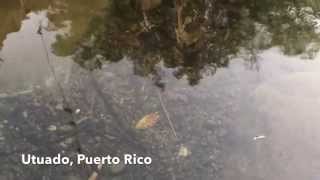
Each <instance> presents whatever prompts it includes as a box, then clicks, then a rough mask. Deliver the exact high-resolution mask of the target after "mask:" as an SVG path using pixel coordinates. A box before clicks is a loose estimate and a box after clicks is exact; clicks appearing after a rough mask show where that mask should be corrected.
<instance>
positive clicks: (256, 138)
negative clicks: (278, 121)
mask: <svg viewBox="0 0 320 180" xmlns="http://www.w3.org/2000/svg"><path fill="white" fill-rule="evenodd" d="M264 138H266V136H265V135H260V136H255V137H254V138H253V140H255V141H256V140H260V139H264Z"/></svg>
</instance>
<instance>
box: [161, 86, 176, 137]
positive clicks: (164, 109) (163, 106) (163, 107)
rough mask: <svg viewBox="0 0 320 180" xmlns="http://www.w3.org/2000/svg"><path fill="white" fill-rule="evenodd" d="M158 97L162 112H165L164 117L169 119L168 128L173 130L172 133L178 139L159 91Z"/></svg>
mask: <svg viewBox="0 0 320 180" xmlns="http://www.w3.org/2000/svg"><path fill="white" fill-rule="evenodd" d="M158 97H159V100H160V104H161V107H162V109H163V111H164V113H165V114H166V117H167V119H168V121H169V125H170V128H171V130H172V132H173V135H174V136H175V137H176V138H177V139H178V136H177V133H176V130H175V129H174V126H173V123H172V121H171V119H170V115H169V112H168V111H167V108H166V107H165V105H164V103H163V100H162V96H161V93H160V91H158Z"/></svg>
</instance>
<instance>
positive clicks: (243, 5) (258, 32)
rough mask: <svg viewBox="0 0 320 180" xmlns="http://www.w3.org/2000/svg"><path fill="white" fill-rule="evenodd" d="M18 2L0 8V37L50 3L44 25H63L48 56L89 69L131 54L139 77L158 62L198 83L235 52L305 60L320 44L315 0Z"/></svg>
mask: <svg viewBox="0 0 320 180" xmlns="http://www.w3.org/2000/svg"><path fill="white" fill-rule="evenodd" d="M153 1H154V0H151V1H150V2H153ZM19 2H20V1H18V0H16V1H5V2H4V4H3V6H1V7H0V15H2V16H1V17H2V24H4V26H2V27H1V28H0V42H2V41H3V39H4V38H5V36H6V34H8V33H9V32H14V31H17V30H19V28H20V22H21V20H22V19H23V18H24V17H25V14H26V13H27V12H29V11H37V10H41V9H45V8H48V10H47V12H48V18H49V20H50V23H49V25H50V24H51V25H53V27H56V28H62V27H67V28H68V32H67V33H65V34H60V35H58V36H57V40H56V42H55V43H54V44H53V45H52V48H53V50H54V53H55V54H57V55H59V56H68V55H72V54H74V53H75V52H77V53H76V55H75V56H74V57H75V58H74V59H75V61H76V62H77V63H79V64H80V65H81V66H83V67H85V68H87V69H90V70H92V69H96V68H99V67H100V66H101V64H102V62H103V61H110V62H117V61H119V60H121V59H123V57H129V59H130V60H132V61H133V64H134V72H135V73H136V74H137V75H141V76H148V75H150V74H153V75H155V76H159V74H158V73H157V70H156V68H155V67H156V64H158V63H159V62H163V64H164V66H165V67H168V68H173V69H174V76H175V77H176V78H178V79H180V78H184V77H185V78H187V79H188V81H189V82H190V84H191V85H196V84H198V83H199V81H200V80H201V78H202V77H203V75H204V74H207V73H209V74H214V73H215V72H216V70H217V69H218V68H221V67H227V66H228V64H229V61H230V60H231V59H232V58H233V57H234V56H237V55H238V54H239V53H241V54H243V53H245V54H246V58H245V59H247V60H248V61H250V63H251V64H254V62H255V61H257V56H256V55H257V54H258V53H259V51H260V50H263V49H267V48H270V47H273V46H278V47H280V49H282V50H283V52H284V53H285V54H287V55H298V54H304V55H305V56H304V57H306V58H313V57H314V55H315V54H316V53H317V52H318V49H319V43H318V42H319V33H318V32H317V31H316V26H317V24H316V22H315V19H316V18H317V17H319V13H318V12H319V11H318V10H319V9H320V3H319V2H318V1H315V0H302V1H299V2H297V1H292V0H283V1H278V0H268V1H267V0H261V1H256V0H227V1H226V0H215V1H213V0H198V1H192V0H175V1H174V0H162V1H161V4H159V2H160V1H157V0H156V1H154V2H155V4H154V5H152V4H149V5H150V7H152V8H150V9H148V8H146V7H147V6H146V5H145V6H143V5H141V3H142V2H145V1H138V0H121V1H117V0H108V1H104V0H92V1H90V2H89V1H86V0H80V1H79V0H69V1H64V0H56V1H50V0H47V1H41V2H39V1H35V0H25V1H23V2H24V3H23V4H21V3H19ZM139 3H140V4H139ZM146 21H147V23H146ZM48 30H50V28H48ZM0 47H1V45H0Z"/></svg>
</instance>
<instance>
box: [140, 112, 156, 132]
mask: <svg viewBox="0 0 320 180" xmlns="http://www.w3.org/2000/svg"><path fill="white" fill-rule="evenodd" d="M159 117H160V116H159V113H158V112H155V113H151V114H148V115H145V116H144V117H143V118H142V119H141V120H140V121H138V123H137V124H136V129H147V128H151V127H153V126H154V125H155V124H156V123H157V122H158V120H159Z"/></svg>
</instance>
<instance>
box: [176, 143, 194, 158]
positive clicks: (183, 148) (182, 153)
mask: <svg viewBox="0 0 320 180" xmlns="http://www.w3.org/2000/svg"><path fill="white" fill-rule="evenodd" d="M190 154H191V151H190V150H189V149H188V148H187V147H186V146H185V145H181V146H180V149H179V153H178V156H180V157H188V156H189V155H190Z"/></svg>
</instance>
